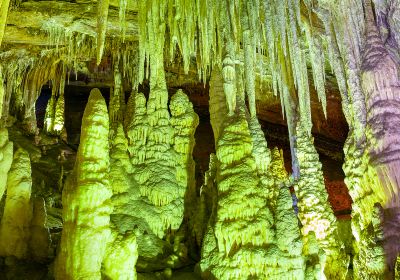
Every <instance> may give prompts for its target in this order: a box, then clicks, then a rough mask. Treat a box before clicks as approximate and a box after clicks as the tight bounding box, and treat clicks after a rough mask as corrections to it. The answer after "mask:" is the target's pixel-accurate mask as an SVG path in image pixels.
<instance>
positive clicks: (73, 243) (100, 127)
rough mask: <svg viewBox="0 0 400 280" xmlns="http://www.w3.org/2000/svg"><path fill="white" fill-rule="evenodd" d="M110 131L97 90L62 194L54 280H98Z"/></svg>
mask: <svg viewBox="0 0 400 280" xmlns="http://www.w3.org/2000/svg"><path fill="white" fill-rule="evenodd" d="M108 130H109V121H108V112H107V107H106V104H105V102H104V99H103V97H102V95H101V93H100V91H99V90H98V89H93V90H92V92H91V94H90V97H89V101H88V104H87V106H86V109H85V113H84V116H83V122H82V134H81V142H80V146H79V150H78V154H77V158H76V162H75V167H74V172H73V174H72V175H71V176H70V177H69V178H68V180H67V183H66V185H65V187H64V190H63V233H62V238H61V247H60V250H59V252H58V256H57V260H56V264H55V277H56V279H77V278H90V279H101V263H102V261H103V259H104V257H105V254H106V248H107V242H109V240H110V214H111V212H112V207H111V203H110V197H111V195H112V191H111V186H110V183H109V174H108V170H109V142H108ZM88 252H92V253H91V254H88Z"/></svg>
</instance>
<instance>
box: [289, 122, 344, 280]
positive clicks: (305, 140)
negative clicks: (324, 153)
mask: <svg viewBox="0 0 400 280" xmlns="http://www.w3.org/2000/svg"><path fill="white" fill-rule="evenodd" d="M297 157H298V160H299V166H300V178H299V180H298V182H297V183H296V184H295V190H296V195H297V197H298V201H299V202H298V206H299V218H300V221H301V223H302V225H303V228H302V233H303V235H305V236H307V235H308V234H309V233H310V232H311V231H313V232H314V233H315V236H316V238H317V240H318V243H319V246H320V247H321V248H322V249H324V251H325V252H326V255H327V256H326V265H325V269H324V274H325V276H326V277H327V278H328V279H345V278H346V275H347V268H348V262H349V257H348V256H347V255H346V252H345V251H344V245H343V244H342V242H341V240H340V239H339V238H338V231H337V225H336V218H335V216H334V215H333V211H332V209H331V206H330V205H329V202H328V193H327V191H326V189H325V184H324V177H323V174H322V170H321V163H320V162H319V156H318V154H317V152H316V150H315V148H314V145H313V138H312V136H310V135H308V133H307V131H306V130H305V129H304V128H303V126H302V124H299V125H298V126H297Z"/></svg>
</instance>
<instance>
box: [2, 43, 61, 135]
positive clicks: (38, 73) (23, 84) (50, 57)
mask: <svg viewBox="0 0 400 280" xmlns="http://www.w3.org/2000/svg"><path fill="white" fill-rule="evenodd" d="M0 56H1V58H2V61H4V63H3V64H2V72H3V78H5V77H7V82H6V83H5V84H4V88H3V87H2V89H3V90H1V91H0V96H1V98H0V99H2V103H3V106H2V117H1V118H2V122H3V123H7V122H8V121H10V120H11V119H10V115H13V114H14V115H17V116H21V117H22V121H23V123H24V124H25V129H26V130H27V131H28V132H30V133H35V131H36V113H35V102H36V100H37V98H38V97H39V95H40V92H41V89H42V87H43V85H45V84H46V83H48V82H49V81H51V83H50V85H51V86H52V87H53V94H52V95H53V96H52V98H51V100H50V101H49V106H48V108H47V110H46V121H45V126H46V129H47V130H48V131H49V132H50V131H51V132H52V133H54V132H55V131H57V133H59V132H60V131H61V130H62V128H63V125H64V97H63V92H64V86H65V76H66V67H67V65H66V64H65V63H64V61H62V60H60V57H59V56H58V55H57V53H56V52H54V51H42V52H41V53H40V54H39V55H38V54H32V53H29V52H28V51H26V50H18V51H15V50H10V51H7V52H3V53H1V54H0ZM1 81H2V82H3V80H1ZM2 86H3V84H2ZM10 106H12V107H11V108H10Z"/></svg>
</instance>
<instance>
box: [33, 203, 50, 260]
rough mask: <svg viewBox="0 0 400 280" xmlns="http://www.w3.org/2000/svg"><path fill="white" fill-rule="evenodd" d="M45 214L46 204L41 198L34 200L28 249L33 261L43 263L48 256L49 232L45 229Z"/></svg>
mask: <svg viewBox="0 0 400 280" xmlns="http://www.w3.org/2000/svg"><path fill="white" fill-rule="evenodd" d="M46 224H47V213H46V204H45V201H44V199H43V198H36V199H35V200H34V201H33V214H32V221H31V225H30V235H31V236H30V240H29V249H30V250H31V254H32V257H33V259H34V260H36V261H37V262H44V261H46V259H47V258H48V256H49V255H50V254H49V252H50V243H51V238H50V232H49V229H48V228H47V227H46Z"/></svg>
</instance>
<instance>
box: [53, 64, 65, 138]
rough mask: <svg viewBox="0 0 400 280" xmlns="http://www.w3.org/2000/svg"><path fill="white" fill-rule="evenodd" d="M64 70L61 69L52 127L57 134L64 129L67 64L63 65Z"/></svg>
mask: <svg viewBox="0 0 400 280" xmlns="http://www.w3.org/2000/svg"><path fill="white" fill-rule="evenodd" d="M62 68H63V70H62V71H61V77H60V87H59V91H58V98H57V103H56V104H55V112H54V124H53V127H52V129H53V130H54V133H55V134H57V135H58V134H60V133H61V131H62V130H63V129H64V122H65V116H64V111H65V98H64V88H65V76H66V74H65V66H64V65H63V66H62Z"/></svg>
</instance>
